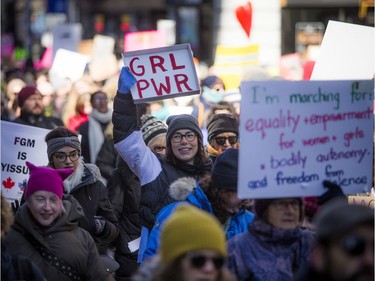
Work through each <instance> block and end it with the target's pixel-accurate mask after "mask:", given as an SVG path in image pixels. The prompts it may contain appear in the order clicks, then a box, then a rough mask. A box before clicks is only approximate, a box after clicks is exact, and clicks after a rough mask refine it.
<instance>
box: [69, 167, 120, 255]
mask: <svg viewBox="0 0 375 281" xmlns="http://www.w3.org/2000/svg"><path fill="white" fill-rule="evenodd" d="M80 165H81V166H80V168H81V169H84V172H83V175H82V177H81V178H80V179H79V180H78V182H75V183H74V187H73V189H72V190H70V192H69V194H71V195H72V196H74V198H75V199H77V201H78V202H79V203H80V204H81V206H82V208H83V212H84V214H85V217H84V218H83V219H81V220H80V226H81V227H83V228H84V229H86V230H87V231H88V232H90V234H91V235H92V237H93V238H94V240H95V243H96V245H97V247H98V251H99V253H100V254H101V255H102V254H106V252H107V248H108V247H109V246H111V243H113V242H114V241H115V239H116V237H117V236H118V233H119V230H118V220H117V218H116V215H115V214H114V212H113V208H112V204H111V202H110V201H109V198H108V190H107V188H106V187H105V186H104V184H103V183H102V182H101V181H100V180H99V177H100V172H99V169H98V167H97V166H95V165H93V164H86V163H83V162H81V163H80ZM66 181H67V180H65V182H66ZM65 182H64V184H65ZM65 192H66V190H65ZM94 217H100V219H102V220H104V221H105V226H104V229H103V231H102V232H101V233H99V234H98V233H96V232H95V221H94Z"/></svg>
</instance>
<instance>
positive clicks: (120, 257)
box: [107, 157, 141, 281]
mask: <svg viewBox="0 0 375 281" xmlns="http://www.w3.org/2000/svg"><path fill="white" fill-rule="evenodd" d="M118 158H119V161H118V167H117V168H116V169H115V170H114V172H113V174H112V176H111V178H110V179H109V182H108V185H107V189H108V198H109V200H110V202H111V203H112V207H113V210H114V212H115V214H116V217H117V219H118V221H119V229H120V234H119V238H118V239H117V240H116V251H115V259H116V261H117V262H118V263H119V264H120V268H119V269H118V270H117V271H116V280H118V281H119V280H130V276H131V275H132V274H133V273H134V272H135V271H136V270H137V269H138V263H137V257H138V249H129V246H128V243H129V242H131V241H134V240H136V239H138V238H140V236H141V221H140V218H139V212H138V209H139V202H140V200H141V185H140V183H139V180H138V178H137V177H136V176H135V175H134V174H133V172H132V171H131V170H130V169H129V167H128V165H127V164H126V163H125V162H124V161H123V160H122V159H121V157H118ZM126 278H128V279H126Z"/></svg>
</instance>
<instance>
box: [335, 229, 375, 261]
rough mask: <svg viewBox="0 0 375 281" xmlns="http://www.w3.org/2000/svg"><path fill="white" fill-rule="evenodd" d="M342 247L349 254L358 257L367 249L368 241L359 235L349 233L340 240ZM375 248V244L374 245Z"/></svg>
mask: <svg viewBox="0 0 375 281" xmlns="http://www.w3.org/2000/svg"><path fill="white" fill-rule="evenodd" d="M340 245H341V247H342V249H343V250H344V251H345V253H346V254H347V255H348V256H351V257H358V256H360V255H363V253H364V252H365V251H366V247H367V244H366V241H365V240H364V239H363V238H361V237H360V236H358V235H355V234H353V235H348V236H345V237H344V238H342V239H341V240H340ZM372 248H374V245H372Z"/></svg>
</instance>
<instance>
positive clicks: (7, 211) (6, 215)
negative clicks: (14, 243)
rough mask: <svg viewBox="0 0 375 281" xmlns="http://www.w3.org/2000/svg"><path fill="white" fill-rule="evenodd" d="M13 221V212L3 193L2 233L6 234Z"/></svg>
mask: <svg viewBox="0 0 375 281" xmlns="http://www.w3.org/2000/svg"><path fill="white" fill-rule="evenodd" d="M12 223H13V212H12V209H11V208H10V206H9V203H8V202H7V200H6V199H5V198H4V196H3V194H1V235H3V234H4V236H6V235H7V234H8V232H9V229H10V226H11V225H12Z"/></svg>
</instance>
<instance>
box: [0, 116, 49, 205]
mask: <svg viewBox="0 0 375 281" xmlns="http://www.w3.org/2000/svg"><path fill="white" fill-rule="evenodd" d="M48 132H49V130H46V129H41V128H37V127H31V126H25V125H20V124H16V123H11V122H5V121H1V192H2V194H3V196H4V197H5V198H6V199H7V200H8V201H9V202H14V201H16V200H20V199H21V197H22V194H23V192H24V189H25V187H26V183H27V180H28V178H29V168H28V167H27V166H26V161H29V162H31V163H33V164H35V165H37V166H46V165H47V164H48V157H47V144H46V142H45V141H44V138H45V136H46V134H47V133H48Z"/></svg>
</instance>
